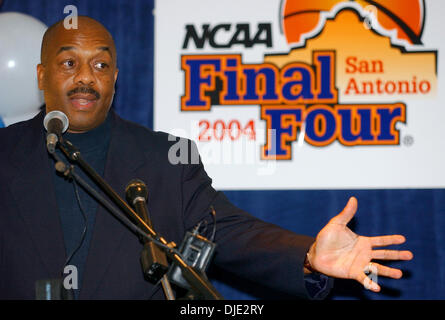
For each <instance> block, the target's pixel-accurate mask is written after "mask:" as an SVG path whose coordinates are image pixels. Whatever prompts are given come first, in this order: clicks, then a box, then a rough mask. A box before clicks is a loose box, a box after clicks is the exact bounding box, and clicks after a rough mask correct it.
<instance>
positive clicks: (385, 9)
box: [282, 0, 425, 44]
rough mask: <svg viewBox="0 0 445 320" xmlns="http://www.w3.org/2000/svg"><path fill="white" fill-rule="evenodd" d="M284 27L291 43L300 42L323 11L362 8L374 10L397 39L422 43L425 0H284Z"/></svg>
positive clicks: (315, 23)
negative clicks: (340, 7) (337, 7)
mask: <svg viewBox="0 0 445 320" xmlns="http://www.w3.org/2000/svg"><path fill="white" fill-rule="evenodd" d="M284 1H285V2H284V5H283V6H282V26H283V31H284V34H285V36H286V40H287V42H288V43H299V42H300V41H301V40H302V38H303V35H306V34H308V33H310V32H313V31H314V30H315V29H317V26H319V24H320V23H321V22H322V21H321V17H322V14H323V13H329V12H330V11H331V10H332V9H333V8H335V7H336V6H339V5H342V6H344V7H347V6H351V7H355V8H357V6H358V7H360V8H361V9H362V10H363V11H365V12H366V11H368V12H369V11H371V12H373V13H374V15H375V17H376V19H377V21H378V23H379V25H380V26H381V28H382V29H384V30H386V31H388V32H391V31H393V30H394V31H395V32H396V34H397V39H398V40H402V41H406V42H407V43H409V44H421V36H422V31H423V24H424V16H425V4H424V0H374V1H372V0H355V1H342V0H310V1H309V0H308V1H302V0H284Z"/></svg>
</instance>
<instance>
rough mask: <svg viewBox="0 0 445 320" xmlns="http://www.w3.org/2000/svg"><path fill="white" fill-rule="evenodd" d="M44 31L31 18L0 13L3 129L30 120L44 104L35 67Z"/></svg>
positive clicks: (39, 22) (16, 13)
mask: <svg viewBox="0 0 445 320" xmlns="http://www.w3.org/2000/svg"><path fill="white" fill-rule="evenodd" d="M46 29H47V26H46V25H45V24H44V23H42V22H41V21H39V20H38V19H36V18H34V17H32V16H29V15H26V14H22V13H18V12H4V13H0V117H1V118H2V120H3V122H4V124H5V125H6V126H8V125H10V124H12V123H15V122H18V121H23V120H27V119H30V118H32V117H34V116H35V115H36V114H37V113H38V112H39V107H40V106H41V105H42V104H43V103H44V102H43V94H42V92H41V91H40V90H39V88H38V84H37V64H39V63H40V48H41V43H42V38H43V34H44V33H45V31H46ZM0 122H1V121H0Z"/></svg>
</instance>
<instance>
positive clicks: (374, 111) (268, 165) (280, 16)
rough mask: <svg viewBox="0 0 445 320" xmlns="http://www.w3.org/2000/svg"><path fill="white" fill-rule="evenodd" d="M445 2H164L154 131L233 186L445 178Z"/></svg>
mask: <svg viewBox="0 0 445 320" xmlns="http://www.w3.org/2000/svg"><path fill="white" fill-rule="evenodd" d="M444 12H445V3H444V2H443V1H439V0H427V1H423V0H375V1H365V0H357V1H338V0H281V1H280V0H225V1H220V0H187V1H184V0H162V1H156V4H155V99H154V101H155V105H154V128H155V130H162V131H166V132H169V133H171V134H173V135H177V136H181V137H187V138H190V139H192V140H194V141H195V142H196V143H197V145H198V149H199V152H200V155H201V157H202V160H203V163H204V165H205V168H206V170H207V172H208V173H209V175H210V176H211V177H212V178H213V182H214V186H215V187H216V188H219V189H366V188H442V187H444V186H445V170H444V169H443V167H444V165H445V148H444V147H445V142H444V138H445V125H444V120H445V80H444V79H445V70H444V67H443V64H440V63H439V62H440V61H443V59H440V55H441V54H442V53H443V52H445V36H444V35H443V30H444V29H445V22H444V18H443V13H444Z"/></svg>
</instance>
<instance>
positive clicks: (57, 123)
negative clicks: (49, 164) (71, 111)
mask: <svg viewBox="0 0 445 320" xmlns="http://www.w3.org/2000/svg"><path fill="white" fill-rule="evenodd" d="M68 125H69V120H68V117H67V116H66V114H64V113H63V112H61V111H58V110H55V111H51V112H49V113H47V115H46V116H45V118H44V119H43V126H44V127H45V129H46V131H47V134H46V148H47V149H48V152H49V153H54V151H55V150H56V145H57V142H58V141H59V137H60V136H61V135H62V133H64V132H65V131H66V130H67V129H68Z"/></svg>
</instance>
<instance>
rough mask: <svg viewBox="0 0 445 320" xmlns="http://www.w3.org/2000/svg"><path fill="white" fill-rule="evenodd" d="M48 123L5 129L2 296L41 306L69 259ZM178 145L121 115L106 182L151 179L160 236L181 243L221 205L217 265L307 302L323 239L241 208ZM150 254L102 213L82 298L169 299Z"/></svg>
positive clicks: (0, 175) (0, 142)
mask: <svg viewBox="0 0 445 320" xmlns="http://www.w3.org/2000/svg"><path fill="white" fill-rule="evenodd" d="M43 117H44V114H43V113H40V114H39V115H37V116H36V117H35V118H34V119H31V120H29V121H25V122H21V123H18V124H15V125H12V126H10V127H8V128H4V129H0V181H1V184H0V299H34V298H35V287H34V286H35V281H36V280H38V279H48V278H58V277H60V274H61V272H62V268H63V265H64V262H65V259H66V254H65V248H64V240H63V234H62V229H61V224H60V217H59V213H58V210H57V203H56V197H55V190H54V185H53V170H54V162H53V161H52V159H50V158H49V157H48V153H47V151H46V148H45V133H44V131H43V125H42V123H43ZM173 143H175V141H169V139H168V135H167V134H165V133H161V132H153V131H151V130H149V129H147V128H144V127H142V126H139V125H136V124H134V123H131V122H128V121H125V120H123V119H121V118H119V117H118V116H117V115H116V114H114V113H113V125H112V134H111V140H110V147H109V151H108V156H107V161H106V166H105V173H104V178H105V180H106V181H107V182H108V183H109V184H110V185H111V186H112V187H113V188H114V190H116V191H117V192H118V193H120V195H121V196H122V197H123V198H124V188H125V186H126V185H127V183H128V182H129V181H130V180H131V179H133V178H139V179H141V180H143V181H144V182H145V183H146V184H147V187H148V190H149V200H148V208H149V211H150V213H151V217H152V221H153V224H154V227H155V229H156V230H157V231H158V232H159V233H160V234H161V235H162V236H163V237H164V238H165V239H167V240H168V241H174V242H176V243H177V244H179V243H181V241H182V239H183V237H184V234H185V232H186V231H187V230H189V229H191V228H193V227H194V226H195V225H196V224H197V223H198V222H199V221H201V220H203V219H207V220H208V221H209V222H211V221H212V219H211V217H210V215H209V213H208V212H209V206H210V205H213V206H214V208H215V210H216V215H217V231H216V242H217V244H218V247H217V251H216V254H215V256H214V259H213V263H215V264H216V265H218V266H219V267H220V268H222V269H223V270H226V271H227V272H229V273H232V274H235V275H236V276H239V277H245V278H248V279H250V280H252V281H255V282H259V283H261V284H262V285H264V286H266V287H270V288H275V289H278V290H279V291H283V292H286V293H288V294H292V295H295V296H298V297H307V291H306V289H305V284H304V277H303V262H304V259H305V255H306V252H307V250H308V248H309V246H310V245H311V243H312V242H313V241H314V239H313V238H311V237H307V236H301V235H296V234H294V233H292V232H289V231H286V230H283V229H282V228H279V227H278V226H275V225H271V224H268V223H265V222H262V221H260V220H258V219H257V218H255V217H253V216H251V215H249V214H248V213H246V212H244V211H242V210H240V209H238V208H236V207H235V206H233V205H232V204H231V203H230V202H229V201H228V200H227V198H226V197H225V196H224V194H223V193H221V192H216V191H215V190H214V189H213V188H212V186H211V179H210V178H209V177H208V176H207V174H206V172H205V171H204V167H203V165H202V164H201V163H199V164H176V165H172V164H170V163H169V161H168V152H169V149H170V147H171V146H172V144H173ZM192 146H194V145H193V144H192ZM208 229H210V230H211V228H208ZM141 249H142V246H141V244H140V242H139V240H138V238H137V237H136V236H135V235H134V234H133V233H132V232H130V231H129V230H128V229H127V228H126V227H124V226H123V225H122V224H121V223H120V222H119V221H117V220H116V219H115V218H114V217H113V216H112V215H111V214H110V213H109V212H107V210H106V209H104V208H103V207H102V206H99V208H98V211H97V215H96V222H95V227H94V230H93V238H92V242H91V246H90V250H89V253H88V258H87V262H86V266H85V274H84V279H83V283H82V289H81V292H80V297H79V298H80V299H150V298H153V299H155V298H163V293H162V289H160V288H159V286H158V287H154V286H153V285H151V284H150V283H148V282H146V281H145V280H144V279H143V276H142V271H141V266H140V263H139V257H140V253H141Z"/></svg>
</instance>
